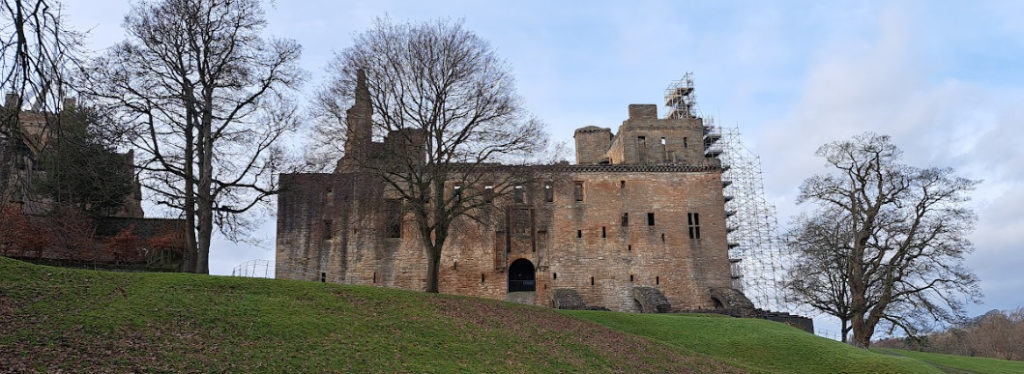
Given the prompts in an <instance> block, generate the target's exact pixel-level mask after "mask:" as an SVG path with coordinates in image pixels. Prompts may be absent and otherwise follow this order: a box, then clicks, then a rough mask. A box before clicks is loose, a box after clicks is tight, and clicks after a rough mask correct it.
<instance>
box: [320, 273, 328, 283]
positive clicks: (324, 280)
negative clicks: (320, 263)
mask: <svg viewBox="0 0 1024 374" xmlns="http://www.w3.org/2000/svg"><path fill="white" fill-rule="evenodd" d="M320 283H327V273H320Z"/></svg>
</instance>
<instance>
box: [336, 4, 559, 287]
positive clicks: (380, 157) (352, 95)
mask: <svg viewBox="0 0 1024 374" xmlns="http://www.w3.org/2000/svg"><path fill="white" fill-rule="evenodd" d="M328 70H329V72H330V80H329V82H328V83H327V84H325V85H324V87H323V88H322V89H321V90H320V92H319V96H318V104H319V105H318V108H319V109H320V114H321V116H320V118H321V119H322V120H323V121H324V122H321V129H322V131H320V134H321V135H326V136H323V137H321V138H320V141H322V142H323V144H324V145H330V144H332V143H334V144H338V143H337V140H338V137H336V136H331V134H337V135H344V136H345V137H346V138H345V139H343V141H344V142H345V148H344V151H345V159H344V160H343V163H342V165H339V167H341V168H342V169H346V168H348V170H343V171H352V172H360V173H369V174H371V175H374V176H375V177H378V178H380V179H381V180H383V181H384V183H385V185H386V186H388V191H389V194H392V195H393V196H394V197H397V198H399V199H400V200H401V201H402V205H403V208H402V210H403V211H405V212H408V213H409V214H410V215H412V216H413V217H414V219H413V221H414V222H415V224H416V228H417V232H418V235H419V239H420V240H421V241H422V245H423V247H424V250H425V251H426V255H427V256H426V257H427V260H428V261H427V262H428V263H427V285H426V291H427V292H438V270H439V267H440V260H441V253H442V251H443V248H444V245H445V242H446V241H447V240H448V239H449V235H450V234H451V233H452V231H453V230H454V229H455V228H456V227H457V224H456V221H457V220H459V219H462V218H466V219H474V218H477V219H478V218H480V216H479V215H476V213H479V212H485V211H488V208H487V207H488V206H489V205H490V204H491V203H492V202H493V201H496V200H497V199H498V198H500V197H501V196H503V195H507V194H511V193H513V191H515V190H516V186H519V187H520V189H521V188H523V185H524V184H526V183H527V181H526V179H527V177H526V174H525V173H522V171H524V170H530V169H529V168H523V167H520V166H523V165H525V164H527V163H531V162H537V160H539V158H538V157H536V156H538V155H540V154H545V153H543V152H542V151H544V150H546V149H547V145H548V140H547V139H548V138H547V135H546V134H545V133H544V131H543V130H542V126H541V124H540V123H539V122H538V121H537V120H535V119H533V118H532V117H530V115H529V114H528V113H527V112H526V110H525V109H524V108H523V103H522V99H521V98H520V97H519V96H518V95H517V94H516V90H515V80H514V78H513V77H512V74H511V72H510V69H509V66H508V64H507V63H506V62H505V61H504V60H502V59H500V58H498V57H497V56H496V53H495V51H494V49H493V48H492V47H491V46H490V45H489V44H488V43H487V42H486V41H484V40H483V39H481V38H480V37H478V36H477V35H475V34H474V33H472V32H470V31H468V30H466V29H464V28H463V25H462V23H461V22H451V21H447V20H439V21H432V22H424V23H401V24H396V23H392V22H391V21H390V20H389V19H377V20H376V22H375V24H374V26H373V27H372V28H371V29H369V30H367V31H365V32H363V33H361V34H358V35H356V36H355V41H354V43H353V46H352V47H349V48H348V49H345V50H344V51H342V52H341V53H339V54H338V55H337V56H336V57H335V59H334V60H333V62H332V63H331V64H330V66H329V68H328ZM361 77H364V78H361ZM363 82H365V83H363ZM360 95H362V96H363V97H364V98H363V99H362V100H360V98H359V97H358V96H360ZM363 102H367V104H366V105H369V107H365V108H364V107H362V106H361V105H364V104H361V103H363ZM351 103H355V104H356V105H355V107H354V108H353V109H352V110H350V111H348V112H347V113H346V112H343V111H342V108H347V107H348V106H349V104H351ZM360 116H371V118H372V120H371V121H369V122H360V121H358V120H354V118H353V117H355V119H358V118H360ZM361 124H363V125H361ZM364 125H368V126H365V127H364ZM325 126H326V127H325ZM323 129H326V131H323ZM383 135H386V136H388V142H389V143H392V144H402V145H406V146H405V147H399V148H397V151H396V148H394V147H392V148H391V149H392V152H388V153H387V154H379V153H376V152H374V151H373V149H374V147H373V144H372V142H371V140H372V139H373V138H380V137H381V136H383ZM317 148H319V147H317ZM498 163H501V164H502V165H501V166H498V165H497V164H498Z"/></svg>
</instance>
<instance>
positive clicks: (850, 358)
mask: <svg viewBox="0 0 1024 374" xmlns="http://www.w3.org/2000/svg"><path fill="white" fill-rule="evenodd" d="M567 313H569V314H570V315H574V316H577V317H580V318H584V319H587V320H590V321H594V322H597V323H600V324H602V325H605V326H608V327H611V328H614V329H618V330H622V331H626V332H630V333H634V334H637V335H640V336H644V337H647V338H650V339H653V340H655V341H658V342H662V343H665V344H666V345H668V346H671V347H673V348H676V349H678V350H679V351H680V352H691V353H697V354H702V355H707V356H708V357H711V358H714V359H716V360H719V361H722V362H725V363H727V364H730V365H733V366H737V367H741V368H743V369H746V370H748V371H750V372H754V373H794V374H796V373H808V374H811V373H847V374H860V373H863V374H886V373H922V374H924V373H936V374H941V373H942V371H940V370H937V369H936V368H934V367H932V366H930V365H927V364H925V363H923V362H920V361H918V360H914V359H910V358H904V357H896V356H891V355H885V354H879V353H875V352H870V351H866V350H863V349H858V348H854V347H852V346H849V345H846V344H843V343H840V342H837V341H834V340H830V339H825V338H821V337H818V336H814V335H811V334H808V333H806V332H804V331H802V330H798V329H795V328H792V327H789V326H786V325H783V324H780V323H776V322H771V321H765V320H757V319H738V318H730V317H722V316H702V315H679V314H629V313H595V312H590V311H573V312H567Z"/></svg>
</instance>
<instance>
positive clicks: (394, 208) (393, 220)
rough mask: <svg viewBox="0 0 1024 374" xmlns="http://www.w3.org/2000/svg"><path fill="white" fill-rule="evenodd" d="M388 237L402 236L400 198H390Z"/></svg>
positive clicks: (388, 204) (388, 205) (388, 206)
mask: <svg viewBox="0 0 1024 374" xmlns="http://www.w3.org/2000/svg"><path fill="white" fill-rule="evenodd" d="M387 214H388V216H387V222H386V223H385V224H386V225H387V226H386V227H387V237H389V238H401V237H402V204H401V202H400V201H398V200H390V201H388V203H387Z"/></svg>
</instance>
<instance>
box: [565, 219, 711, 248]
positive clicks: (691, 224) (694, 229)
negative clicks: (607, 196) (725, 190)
mask: <svg viewBox="0 0 1024 374" xmlns="http://www.w3.org/2000/svg"><path fill="white" fill-rule="evenodd" d="M686 222H687V228H688V229H689V230H688V231H689V234H690V239H700V213H687V214H686ZM626 226H629V213H622V227H626ZM647 226H654V213H647ZM601 237H602V238H607V237H608V228H607V227H605V226H601ZM576 238H577V239H581V238H583V230H576ZM661 240H662V241H664V240H665V234H661Z"/></svg>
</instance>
